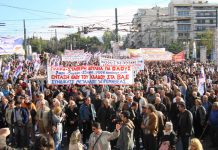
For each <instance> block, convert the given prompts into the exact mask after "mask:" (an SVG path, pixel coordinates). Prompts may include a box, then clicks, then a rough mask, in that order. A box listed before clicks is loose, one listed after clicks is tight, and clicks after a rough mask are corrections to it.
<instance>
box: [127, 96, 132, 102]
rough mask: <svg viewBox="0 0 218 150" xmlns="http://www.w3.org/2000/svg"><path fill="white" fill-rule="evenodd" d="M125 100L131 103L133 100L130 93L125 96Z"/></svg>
mask: <svg viewBox="0 0 218 150" xmlns="http://www.w3.org/2000/svg"><path fill="white" fill-rule="evenodd" d="M127 102H128V103H132V102H133V97H132V96H130V95H128V96H127Z"/></svg>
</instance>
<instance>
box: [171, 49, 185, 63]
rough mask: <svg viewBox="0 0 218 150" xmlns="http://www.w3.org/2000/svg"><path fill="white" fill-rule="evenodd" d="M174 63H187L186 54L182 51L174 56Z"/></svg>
mask: <svg viewBox="0 0 218 150" xmlns="http://www.w3.org/2000/svg"><path fill="white" fill-rule="evenodd" d="M173 61H174V62H182V61H185V52H184V51H181V52H180V53H178V54H175V55H173Z"/></svg>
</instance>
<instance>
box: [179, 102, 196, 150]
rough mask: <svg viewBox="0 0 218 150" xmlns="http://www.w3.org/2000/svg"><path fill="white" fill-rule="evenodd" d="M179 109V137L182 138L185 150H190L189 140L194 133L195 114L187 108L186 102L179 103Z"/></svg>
mask: <svg viewBox="0 0 218 150" xmlns="http://www.w3.org/2000/svg"><path fill="white" fill-rule="evenodd" d="M179 111H180V114H179V123H178V131H177V132H178V137H180V138H181V142H182V147H183V150H188V146H189V141H190V138H191V136H192V135H193V116H192V113H191V112H190V111H189V110H187V109H186V106H185V103H184V102H180V103H179Z"/></svg>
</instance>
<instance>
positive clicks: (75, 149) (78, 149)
mask: <svg viewBox="0 0 218 150" xmlns="http://www.w3.org/2000/svg"><path fill="white" fill-rule="evenodd" d="M81 136H82V135H81V133H80V131H79V130H78V129H77V130H75V131H73V133H72V134H71V137H70V143H69V150H71V149H72V150H83V144H82V143H81V138H82V137H81Z"/></svg>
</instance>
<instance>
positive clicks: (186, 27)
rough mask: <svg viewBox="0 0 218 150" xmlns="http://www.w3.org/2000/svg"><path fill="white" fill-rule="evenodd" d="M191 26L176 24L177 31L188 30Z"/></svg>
mask: <svg viewBox="0 0 218 150" xmlns="http://www.w3.org/2000/svg"><path fill="white" fill-rule="evenodd" d="M190 29H191V26H190V25H178V30H179V31H190Z"/></svg>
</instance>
